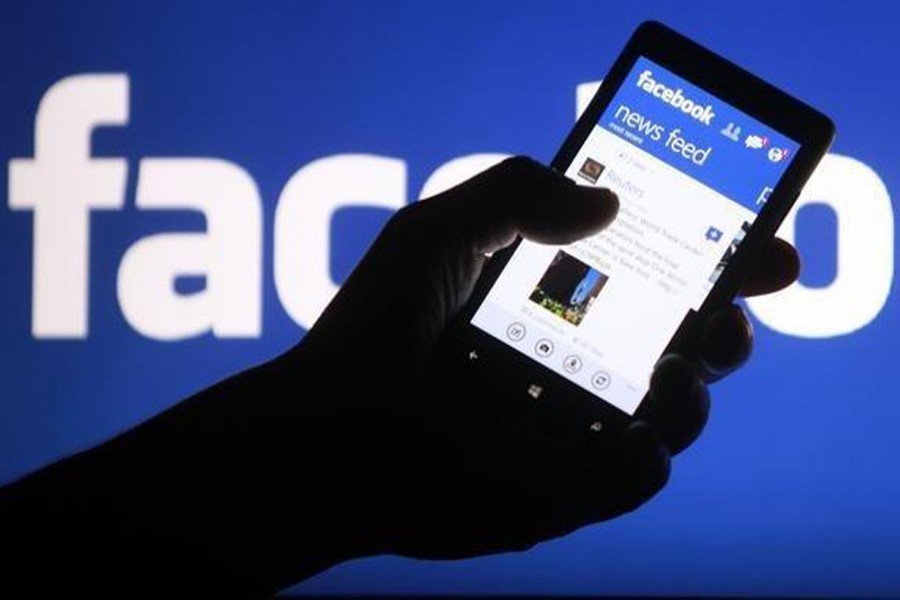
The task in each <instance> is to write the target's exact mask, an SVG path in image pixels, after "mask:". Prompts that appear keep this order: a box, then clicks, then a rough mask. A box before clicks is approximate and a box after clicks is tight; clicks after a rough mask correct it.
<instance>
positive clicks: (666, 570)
mask: <svg viewBox="0 0 900 600" xmlns="http://www.w3.org/2000/svg"><path fill="white" fill-rule="evenodd" d="M620 4H621V5H618V6H617V5H613V4H603V5H597V4H596V3H591V2H580V1H572V2H565V3H562V4H560V5H554V6H553V7H549V6H547V5H545V4H541V3H530V2H526V3H515V4H505V3H491V4H485V5H462V6H460V5H458V3H445V4H444V3H439V4H434V5H431V4H429V5H428V6H419V5H418V4H410V5H408V6H404V5H397V4H379V5H376V6H377V9H376V8H375V7H373V6H371V5H369V4H365V3H353V2H347V3H345V2H334V3H331V2H330V3H302V4H299V3H298V4H297V5H296V6H295V5H292V4H287V5H264V6H259V5H257V4H255V3H228V2H226V3H221V4H217V5H216V6H215V8H214V9H211V8H210V6H209V5H206V4H204V3H189V4H185V5H183V4H179V3H174V2H173V3H155V2H154V3H151V2H138V3H89V4H85V5H80V6H79V5H64V4H61V5H59V6H54V5H50V6H49V7H36V6H33V5H32V4H31V3H28V2H19V3H10V4H7V5H6V6H5V7H4V8H3V9H2V12H3V17H4V18H3V19H0V32H2V33H3V35H2V36H0V50H2V52H0V68H2V71H3V74H4V77H5V79H6V85H5V87H4V94H3V97H2V98H0V190H3V193H5V197H2V196H0V197H2V198H3V200H4V202H3V204H2V206H3V208H0V248H2V249H3V253H4V261H3V264H2V265H0V274H2V281H3V283H4V288H5V291H4V294H0V323H2V325H0V330H2V331H3V332H4V333H3V336H2V338H0V349H2V352H3V361H2V363H0V376H2V377H3V380H4V387H3V390H2V392H0V456H2V457H3V458H2V459H0V479H2V480H3V481H8V480H9V479H12V478H14V477H16V476H19V475H21V474H23V473H25V472H27V471H29V470H31V469H34V468H37V467H38V466H40V465H42V464H44V463H46V462H48V461H50V460H52V459H54V458H57V457H59V456H61V455H63V454H66V453H70V452H73V451H75V450H77V449H79V448H83V447H85V446H86V445H88V444H92V443H96V442H98V441H99V440H102V439H104V438H105V437H108V436H109V435H112V434H113V433H115V432H117V431H120V430H121V429H122V428H124V427H127V426H130V425H133V424H135V423H137V422H140V421H141V420H143V419H145V418H147V417H148V416H150V415H151V414H153V413H154V412H156V411H158V410H160V409H162V408H165V407H166V406H169V405H171V404H172V403H174V402H176V401H178V400H179V399H180V398H182V397H184V396H185V395H186V394H188V393H190V392H191V391H193V390H196V389H198V388H200V387H203V386H205V385H208V384H209V383H211V382H212V381H214V380H216V379H217V378H220V377H222V376H224V375H226V374H227V373H229V372H233V371H235V370H238V369H240V368H243V367H246V366H249V365H250V364H252V363H254V362H258V361H260V360H264V359H265V358H268V357H271V356H273V355H274V354H276V353H277V352H279V351H280V350H282V349H284V348H286V347H287V346H289V345H290V344H292V343H294V342H296V341H297V340H298V339H300V338H301V337H302V334H303V331H304V330H306V329H308V328H309V327H311V326H312V325H313V324H314V322H315V320H316V318H317V317H318V315H319V313H320V312H321V311H322V309H323V308H324V307H325V305H326V304H327V303H328V302H329V300H330V299H331V298H332V297H333V295H334V294H335V293H336V292H337V290H338V289H339V286H340V284H341V282H342V280H343V278H344V277H346V275H347V273H348V272H349V270H350V269H351V268H352V266H353V264H354V263H355V261H356V260H358V258H359V256H361V254H362V252H363V251H364V250H365V247H366V245H367V244H368V243H369V242H370V241H371V240H372V238H373V236H374V235H375V233H376V232H377V230H378V228H379V226H380V225H381V224H382V223H383V222H384V221H385V220H386V219H387V218H388V217H389V215H390V214H391V213H392V212H393V211H395V210H397V209H399V208H400V207H402V206H403V205H405V204H407V203H409V202H414V201H418V200H419V199H421V198H427V197H429V196H431V195H434V194H435V193H438V192H440V191H442V190H445V189H447V188H449V187H450V186H452V185H454V184H455V183H457V182H459V181H462V180H464V179H465V178H467V177H469V176H471V175H473V174H475V173H477V172H479V171H481V170H483V169H485V168H487V167H489V166H491V165H493V164H495V163H497V162H498V161H500V160H502V159H503V158H504V157H505V156H508V155H510V154H513V153H527V154H532V155H535V156H537V157H538V158H539V159H541V160H543V161H545V162H546V161H547V160H548V159H549V158H550V157H551V156H552V153H553V151H554V150H555V149H556V147H557V146H558V144H559V143H560V142H561V140H562V139H563V137H564V135H565V133H566V132H567V131H568V128H569V127H571V125H572V123H573V122H574V118H576V117H577V115H578V114H580V112H581V111H582V110H583V109H584V107H585V106H586V105H587V102H588V101H589V100H590V98H591V97H592V95H593V93H594V92H595V91H596V88H597V86H598V85H599V84H600V82H599V78H600V77H602V75H603V72H604V71H605V69H606V68H608V66H609V65H610V64H611V63H612V60H613V59H614V57H615V56H616V54H617V52H618V50H619V49H620V48H621V46H622V44H623V43H624V41H625V39H626V37H627V35H628V33H630V31H631V30H632V29H633V28H634V26H636V25H637V24H638V23H639V22H640V21H643V20H646V19H648V18H655V19H660V20H663V21H665V22H668V23H670V24H672V25H673V26H675V27H676V28H677V29H681V30H682V31H684V32H685V33H687V34H688V35H690V36H692V37H696V38H698V39H699V40H700V41H701V42H703V43H705V44H707V45H709V46H711V47H713V48H714V49H717V50H720V51H721V52H722V53H724V54H725V55H726V56H728V57H729V58H731V59H734V60H736V61H737V62H738V63H741V64H744V65H745V66H747V67H748V68H750V69H751V70H753V71H756V72H758V73H760V74H761V75H763V76H764V77H765V78H767V79H771V80H772V81H773V82H775V83H776V84H778V85H780V86H783V87H785V88H786V89H787V90H788V91H790V92H791V93H794V94H796V95H798V96H800V97H801V98H803V99H805V100H808V101H809V102H810V103H812V104H813V105H816V106H817V107H819V108H821V109H823V110H824V111H825V112H826V113H828V114H829V115H830V116H832V117H833V118H834V120H835V121H836V123H837V125H838V141H837V143H836V146H835V148H834V151H833V153H832V154H829V155H828V156H827V157H826V158H825V160H824V161H823V162H822V163H821V165H820V167H819V168H818V169H817V171H816V172H815V174H814V175H813V177H812V179H811V180H810V182H809V184H808V185H807V187H806V189H805V190H804V193H803V194H802V195H801V197H800V199H799V200H798V202H797V206H796V208H795V209H794V210H793V211H792V212H791V213H790V215H789V216H788V218H787V219H786V221H785V223H784V225H783V226H782V228H781V231H780V235H781V236H782V237H784V238H786V239H788V240H790V241H793V242H795V243H796V244H797V245H798V247H799V249H800V251H801V254H802V256H803V258H804V262H805V268H804V273H803V275H802V276H801V279H800V281H799V282H798V283H796V284H795V285H793V286H792V287H791V288H789V289H787V290H785V291H783V292H781V293H779V294H776V295H772V296H768V297H763V298H755V299H751V300H748V301H747V302H746V307H747V309H748V310H749V312H750V313H751V314H752V315H753V317H754V318H755V320H756V325H757V355H756V356H754V358H753V360H752V361H751V364H750V365H749V366H748V367H747V368H746V369H745V371H744V372H742V373H740V374H738V375H735V376H734V377H733V378H731V379H729V380H728V381H726V382H723V383H722V384H721V385H719V386H717V387H716V388H714V395H715V396H716V398H717V401H716V405H715V407H714V410H713V415H712V420H711V422H710V424H709V426H708V428H707V431H706V432H705V434H704V436H703V438H701V440H700V441H699V442H698V443H697V444H696V446H695V447H693V448H692V449H691V450H689V451H688V452H687V453H686V454H685V455H684V456H682V457H679V458H678V459H676V461H675V469H674V473H673V479H672V482H671V483H670V485H669V487H668V488H667V489H666V490H665V491H664V492H663V493H662V494H661V495H660V496H659V497H658V498H656V499H655V500H653V501H652V502H651V503H650V504H649V505H648V506H646V507H645V508H643V509H642V510H640V511H637V512H636V513H634V514H633V515H629V516H627V517H625V518H623V519H620V520H617V521H615V522H613V523H607V524H604V525H601V526H598V527H595V528H590V529H587V530H585V531H582V532H579V533H577V534H575V535H573V536H570V537H569V538H566V539H565V540H561V541H559V542H553V543H548V544H543V545H541V546H538V547H537V548H535V549H534V550H532V551H530V552H527V553H524V554H519V555H506V556H500V557H492V558H485V559H478V560H471V561H463V562H458V563H424V562H413V561H405V560H402V559H397V558H378V559H370V560H367V561H362V562H357V563H353V564H349V565H345V566H342V567H339V568H337V569H333V570H332V571H330V572H328V573H326V574H324V575H322V576H320V577H318V578H316V579H314V580H312V581H309V582H307V583H306V584H304V586H302V587H301V588H299V589H300V590H301V591H307V592H351V593H352V592H362V591H382V592H453V593H458V592H476V591H486V590H491V591H498V592H507V593H528V592H568V593H607V594H625V593H628V594H642V593H676V594H681V593H685V594H692V593H713V594H715V593H745V594H755V593H777V594H792V593H797V594H809V593H812V594H822V593H842V594H845V595H847V594H849V595H858V594H863V593H866V594H874V593H889V594H897V593H898V592H900V574H898V573H896V572H895V570H894V569H893V566H892V565H893V563H894V562H895V559H896V557H897V556H900V541H898V540H900V517H898V516H897V515H896V510H895V506H896V504H897V503H898V502H900V480H898V479H897V477H896V475H895V474H896V473H897V472H898V470H900V438H898V437H897V436H896V435H895V433H894V427H893V423H895V422H896V420H897V412H896V408H895V407H896V402H895V401H894V400H895V398H896V397H897V395H898V393H900V384H898V383H897V382H895V381H894V379H893V377H892V372H893V369H894V366H893V356H894V355H895V354H896V352H895V350H896V349H895V339H896V337H897V330H896V328H897V327H900V324H898V318H900V312H898V310H897V309H896V307H894V305H893V304H892V303H891V302H890V296H891V294H892V291H893V286H894V254H895V241H894V221H895V219H894V212H893V207H892V203H891V195H892V193H893V194H894V195H895V194H896V189H897V187H896V186H897V185H898V181H897V172H896V165H897V164H900V161H898V158H900V157H898V156H897V150H896V148H895V146H894V145H892V144H891V143H889V141H890V140H895V139H898V138H900V123H898V122H897V121H896V120H895V119H893V118H892V115H893V112H892V111H893V110H894V106H893V100H892V99H893V98H896V97H897V94H898V93H900V87H898V84H897V83H896V82H895V81H894V80H893V79H891V78H886V77H884V73H890V72H892V69H894V65H893V62H892V61H893V57H894V56H895V54H896V52H895V51H894V49H893V46H892V42H891V40H893V39H894V33H893V31H892V29H891V27H892V25H891V24H892V23H894V22H896V19H897V18H898V17H900V13H898V12H897V10H898V9H896V8H894V7H891V6H882V5H881V4H874V3H873V4H872V5H871V6H869V7H868V8H867V9H859V10H858V11H857V16H853V17H852V19H860V20H865V22H864V25H865V26H863V23H860V24H857V25H858V26H854V27H847V19H848V16H847V15H846V14H845V13H844V11H842V10H839V9H838V8H835V9H831V8H820V9H818V10H817V12H816V14H815V15H809V14H807V13H806V12H805V10H804V9H803V8H802V7H794V6H790V5H785V3H779V2H774V1H772V2H769V3H768V4H767V3H766V2H763V3H762V4H759V3H757V5H754V7H753V8H752V10H751V9H744V8H741V9H738V8H737V7H734V8H732V7H730V6H729V5H728V4H727V3H721V2H718V3H717V2H711V1H705V2H700V3H699V4H697V5H696V6H694V5H691V6H686V5H685V4H684V3H677V5H672V6H652V7H651V6H647V7H644V6H635V5H634V3H620ZM48 15H49V17H48ZM709 15H718V16H717V17H716V18H715V19H711V18H710V16H709ZM771 15H774V16H771ZM776 17H777V18H776ZM599 29H602V35H600V34H599V33H600V32H599ZM387 32H389V34H387ZM37 39H39V40H41V43H40V44H36V43H35V40H37ZM835 40H841V43H840V44H839V45H838V44H836V43H835ZM776 41H777V43H773V42H776ZM836 73H840V74H841V75H840V76H839V77H836V76H835V74H836ZM875 123H877V124H878V126H877V127H875V126H874V125H873V124H875ZM425 201H427V200H425ZM360 501H364V498H363V497H361V499H360ZM860 556H865V557H867V558H866V560H865V561H863V560H860V559H859V557H860ZM847 565H852V568H849V567H847Z"/></svg>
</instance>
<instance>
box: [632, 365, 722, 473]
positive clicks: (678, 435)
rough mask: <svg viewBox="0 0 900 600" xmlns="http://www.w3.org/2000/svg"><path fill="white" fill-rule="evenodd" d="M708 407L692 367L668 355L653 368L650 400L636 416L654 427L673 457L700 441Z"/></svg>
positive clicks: (706, 394)
mask: <svg viewBox="0 0 900 600" xmlns="http://www.w3.org/2000/svg"><path fill="white" fill-rule="evenodd" d="M709 407H710V403H709V390H708V389H707V387H706V383H705V382H704V381H703V380H702V379H701V378H700V376H699V375H698V374H697V370H696V369H695V368H694V366H693V365H691V363H689V362H688V361H687V360H686V359H685V358H684V357H682V356H678V355H676V354H668V355H666V356H664V357H663V358H662V359H660V361H659V362H658V363H657V364H656V368H655V369H654V371H653V375H652V376H651V378H650V394H649V398H648V399H647V401H645V403H644V404H643V405H642V406H641V409H640V412H639V415H640V418H642V419H644V420H646V421H648V422H650V423H652V424H653V426H654V427H655V428H656V430H657V431H658V432H659V434H660V435H661V436H662V438H663V439H664V440H665V443H666V445H667V446H668V449H669V452H670V453H671V454H673V455H674V454H678V453H679V452H681V451H682V450H684V449H685V448H687V447H688V446H689V445H690V444H691V443H692V442H693V441H694V440H695V439H697V437H699V435H700V432H701V431H703V427H704V426H705V425H706V421H707V420H708V418H709Z"/></svg>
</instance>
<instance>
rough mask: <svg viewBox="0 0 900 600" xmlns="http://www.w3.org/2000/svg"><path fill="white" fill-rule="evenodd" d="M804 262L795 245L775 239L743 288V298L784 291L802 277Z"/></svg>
mask: <svg viewBox="0 0 900 600" xmlns="http://www.w3.org/2000/svg"><path fill="white" fill-rule="evenodd" d="M801 267H802V261H801V259H800V254H799V253H798V252H797V249H796V248H794V246H793V245H791V244H790V243H788V242H786V241H785V240H783V239H781V238H774V239H773V240H772V242H771V243H770V244H769V245H768V247H767V248H766V250H765V251H764V252H763V253H762V255H761V256H760V258H759V261H758V262H757V263H756V265H755V266H754V268H753V269H752V270H751V272H750V273H749V275H748V276H747V281H746V282H745V283H744V285H743V286H742V287H741V295H742V296H745V297H747V296H759V295H762V294H771V293H773V292H777V291H778V290H781V289H784V288H786V287H788V286H789V285H791V284H792V283H794V282H795V281H797V279H798V278H799V277H800V269H801Z"/></svg>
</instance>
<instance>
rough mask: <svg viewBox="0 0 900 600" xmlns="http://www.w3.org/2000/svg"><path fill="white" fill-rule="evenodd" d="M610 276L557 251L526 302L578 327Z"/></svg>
mask: <svg viewBox="0 0 900 600" xmlns="http://www.w3.org/2000/svg"><path fill="white" fill-rule="evenodd" d="M608 280H609V276H608V275H606V274H604V273H601V272H600V271H598V270H597V269H594V268H593V267H591V266H589V265H587V264H585V263H584V262H582V261H580V260H578V259H577V258H575V257H574V256H572V255H571V254H569V253H567V252H564V251H563V250H560V251H559V252H557V253H556V256H554V257H553V260H552V261H550V265H549V266H548V267H547V270H546V271H544V274H543V275H542V276H541V280H540V281H538V283H537V285H536V286H535V288H534V291H533V292H531V296H529V300H531V301H532V302H534V303H535V304H538V305H539V306H541V307H542V308H544V309H546V310H548V311H550V312H552V313H553V314H554V315H556V316H557V317H559V318H561V319H563V320H565V321H568V322H569V323H571V324H572V325H580V324H581V321H582V320H584V316H585V315H586V314H587V312H588V310H590V308H591V305H592V304H593V303H594V300H595V299H596V298H597V295H598V294H599V293H600V291H601V290H602V289H603V287H604V286H605V285H606V282H607V281H608Z"/></svg>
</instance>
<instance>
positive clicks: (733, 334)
mask: <svg viewBox="0 0 900 600" xmlns="http://www.w3.org/2000/svg"><path fill="white" fill-rule="evenodd" d="M616 210H617V201H616V199H615V197H614V196H613V195H612V194H610V193H608V192H605V191H603V190H594V189H589V188H585V187H580V186H576V185H575V184H574V183H572V182H571V181H569V180H568V179H566V178H565V177H563V176H562V175H559V174H557V173H555V172H553V171H551V170H549V169H547V168H545V167H542V166H540V165H538V164H537V163H534V162H532V161H530V160H528V159H524V158H516V159H511V160H508V161H506V162H504V163H502V164H500V165H498V166H496V167H494V168H492V169H490V170H488V171H486V172H484V173H482V174H481V175H479V176H477V177H475V178H473V179H471V180H469V181H467V182H465V183H463V184H462V185H460V186H458V187H456V188H454V189H452V190H449V191H447V192H445V193H443V194H441V195H439V196H437V197H434V198H431V199H428V200H425V201H422V202H419V203H416V204H414V205H411V206H409V207H407V208H404V209H403V210H401V211H399V212H398V213H397V214H396V216H394V218H392V219H391V221H390V222H389V224H388V225H387V226H386V227H385V229H384V231H383V232H382V233H381V235H380V236H379V237H378V239H377V240H376V241H375V243H374V244H373V246H372V248H371V249H370V250H369V252H368V253H367V255H366V256H365V258H364V259H363V260H362V262H361V263H360V264H359V266H358V267H357V268H356V270H355V271H354V272H353V274H352V275H351V277H350V278H349V280H348V281H347V282H346V283H345V284H344V286H343V288H342V289H341V291H340V292H339V294H338V295H337V296H336V297H335V299H334V301H333V302H332V303H331V304H330V305H329V306H328V308H327V309H326V310H325V312H324V314H323V315H322V317H321V318H320V319H319V321H318V322H317V323H316V325H315V326H314V327H313V328H312V329H311V330H310V331H309V332H308V333H307V335H306V336H305V338H304V339H303V341H302V342H301V343H300V344H298V345H297V346H296V347H295V348H293V349H292V350H290V351H288V352H287V353H285V354H283V355H282V356H280V357H279V358H277V359H275V360H273V361H271V362H269V363H266V364H264V365H261V366H259V367H256V368H254V369H251V370H248V371H245V372H244V373H241V374H239V375H237V376H235V377H232V378H230V379H228V380H226V381H223V382H221V383H219V384H218V385H215V386H213V387H211V388H209V389H207V390H204V391H202V392H200V393H198V394H197V395H195V396H193V397H192V398H189V399H187V400H185V401H183V402H182V403H180V404H178V405H176V406H175V407H173V408H172V409H170V410H168V411H166V412H164V413H162V414H161V415H159V416H157V417H155V418H154V419H151V420H150V421H148V422H147V423H144V424H143V425H141V426H139V427H137V428H135V429H133V430H131V431H129V432H126V433H124V434H123V435H120V436H119V437H117V438H115V439H113V440H111V441H109V442H107V443H105V444H103V445H101V446H98V447H96V448H94V449H92V450H90V451H87V452H84V453H81V454H79V455H77V456H74V457H72V458H69V459H66V460H63V461H60V462H59V463H56V464H54V465H51V466H49V467H47V468H45V469H43V470H41V471H39V472H37V473H35V474H33V475H31V476H29V477H27V478H25V479H23V480H21V481H19V482H17V483H15V484H13V485H11V486H7V487H6V488H4V489H3V490H2V491H0V518H2V519H3V523H2V524H0V525H2V527H0V528H2V530H3V531H4V536H5V537H4V541H5V542H6V544H7V548H12V549H14V552H13V554H12V556H13V559H10V560H11V561H12V562H10V564H9V565H8V569H7V571H6V577H7V578H8V579H10V580H11V579H16V580H17V581H18V582H19V583H22V582H26V583H30V584H32V585H35V584H37V585H40V587H41V588H42V591H44V592H47V591H48V590H58V591H62V590H65V591H66V592H72V591H73V590H75V589H80V588H83V589H89V590H91V591H92V592H93V593H95V594H96V593H100V592H102V593H109V592H111V591H116V590H118V589H121V588H120V587H119V586H127V587H128V590H129V593H130V594H131V595H136V594H137V595H140V594H141V593H144V594H151V593H157V594H158V593H165V592H171V591H173V590H177V592H178V593H180V594H184V593H189V592H203V593H207V594H210V593H216V592H218V593H226V594H228V595H238V594H252V595H259V594H261V593H273V592H275V591H277V590H278V589H280V588H282V587H284V586H286V585H289V584H291V583H294V582H296V581H299V580H301V579H303V578H305V577H308V576H309V575H311V574H314V573H316V572H319V571H321V570H323V569H325V568H328V567H329V566H332V565H334V564H337V563H339V562H341V561H343V560H347V559H349V558H354V557H361V556H368V555H373V554H379V553H400V554H405V555H409V556H419V557H463V556H472V555H477V554H483V553H488V552H497V551H504V550H517V549H522V548H527V547H529V546H531V545H533V544H534V543H537V542H540V541H542V540H546V539H549V538H552V537H555V536H559V535H563V534H565V533H567V532H569V531H572V530H574V529H576V528H578V527H581V526H583V525H586V524H589V523H595V522H598V521H602V520H604V519H608V518H611V517H614V516H616V515H618V514H621V513H623V512H626V511H629V510H633V509H634V508H636V507H637V506H639V505H640V504H642V503H643V502H645V501H646V500H647V499H649V498H650V497H651V496H653V494H655V493H656V492H657V491H658V490H659V489H660V488H661V487H662V486H663V485H664V484H665V482H666V480H667V478H668V476H669V457H670V456H671V455H672V454H674V453H677V452H679V451H681V450H683V449H684V448H685V447H686V446H687V445H688V444H690V443H691V441H693V440H694V439H695V438H696V437H697V435H699V433H700V431H701V429H702V428H703V425H704V424H705V422H706V419H707V415H708V412H709V398H708V394H707V388H706V381H711V380H714V379H716V378H718V377H721V376H723V375H725V374H727V373H728V372H730V371H732V370H733V369H735V368H737V367H738V366H739V365H740V364H742V363H743V362H744V361H745V360H746V358H747V357H748V356H749V354H750V350H751V346H752V331H751V328H750V325H749V323H748V321H747V320H746V318H745V317H744V315H743V313H742V312H741V310H740V309H739V308H737V307H728V308H725V309H723V310H721V311H719V312H718V313H717V314H715V315H713V316H712V317H711V318H710V319H708V321H707V322H706V323H705V324H704V327H703V333H702V336H701V343H700V356H698V357H693V358H692V359H691V360H688V359H686V358H683V357H679V356H666V357H664V358H663V359H662V360H661V361H660V362H659V364H658V365H657V367H656V370H655V372H654V374H653V377H652V379H651V398H650V400H649V401H648V402H647V403H646V404H647V408H646V409H645V410H643V409H642V411H641V412H640V414H639V416H640V419H641V420H640V421H638V422H636V423H635V424H634V425H632V426H631V427H630V428H628V429H627V430H626V431H625V432H624V433H623V434H622V435H621V436H591V435H589V434H588V433H587V432H586V431H582V432H581V433H576V434H572V432H571V431H569V430H567V429H566V428H565V427H559V426H558V424H559V423H557V422H556V421H554V419H553V418H551V417H552V416H553V414H552V413H553V409H552V407H551V408H550V409H549V412H548V413H546V416H547V418H546V419H544V418H537V419H535V418H534V417H535V414H527V415H526V413H528V411H529V410H531V409H527V410H523V405H522V403H521V401H520V400H521V399H520V398H518V397H512V395H510V394H509V392H508V390H506V389H505V388H504V386H503V382H502V381H495V382H494V383H493V384H489V385H483V384H478V385H473V383H472V382H470V381H460V380H458V379H450V378H449V376H448V374H447V372H446V371H444V370H442V368H441V367H440V365H439V364H438V363H437V361H435V360H434V356H435V352H436V350H437V349H438V347H439V344H440V342H441V338H442V335H443V334H444V332H445V330H446V328H447V326H448V323H450V321H451V320H452V319H453V318H454V316H455V315H456V314H457V312H458V311H459V309H460V307H461V306H462V305H463V304H464V303H465V302H466V300H467V299H468V297H469V295H470V293H471V291H472V287H473V284H474V282H475V281H476V279H477V278H478V275H479V273H480V271H481V268H482V266H483V264H484V262H485V260H486V259H485V257H484V253H485V252H490V251H494V250H497V249H499V248H502V247H503V246H505V245H507V244H509V243H510V242H512V241H513V239H514V238H515V236H516V235H523V236H525V237H527V238H530V239H534V240H537V241H540V242H549V243H557V244H561V243H566V242H571V241H573V240H576V239H578V238H580V237H583V236H586V235H589V234H592V233H594V232H596V231H598V230H600V229H601V228H603V227H604V226H605V225H607V224H608V223H609V222H610V221H611V220H612V219H613V218H614V216H615V214H616ZM797 271H798V258H797V255H796V252H795V251H794V250H793V248H792V247H791V246H789V245H788V244H786V243H784V242H780V241H777V240H776V242H775V243H773V244H772V245H771V247H770V248H769V250H768V253H767V254H766V256H765V257H763V260H761V261H760V263H759V265H758V268H757V270H756V271H754V272H753V273H751V274H750V276H749V277H748V279H747V282H746V285H745V290H746V291H747V293H754V294H755V293H767V292H771V291H774V290H777V289H779V288H782V287H784V286H786V285H788V284H789V283H790V282H792V281H793V280H794V279H795V278H796V276H797ZM536 414H537V416H538V417H541V414H542V413H536ZM526 417H527V418H526ZM535 423H538V424H539V426H535Z"/></svg>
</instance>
